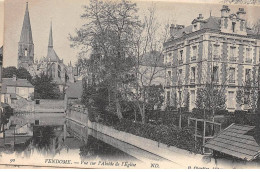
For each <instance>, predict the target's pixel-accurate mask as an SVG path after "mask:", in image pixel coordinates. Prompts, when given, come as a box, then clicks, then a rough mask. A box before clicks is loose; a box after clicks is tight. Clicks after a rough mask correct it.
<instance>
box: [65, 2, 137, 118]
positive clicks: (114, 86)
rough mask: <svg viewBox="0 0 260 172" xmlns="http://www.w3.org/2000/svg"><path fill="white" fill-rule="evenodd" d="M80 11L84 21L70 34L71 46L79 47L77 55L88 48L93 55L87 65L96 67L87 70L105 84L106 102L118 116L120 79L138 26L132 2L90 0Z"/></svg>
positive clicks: (128, 67) (130, 60) (130, 63)
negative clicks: (82, 11) (107, 100)
mask: <svg viewBox="0 0 260 172" xmlns="http://www.w3.org/2000/svg"><path fill="white" fill-rule="evenodd" d="M84 9H85V11H84V13H83V14H82V16H81V17H82V18H83V19H87V20H86V23H85V24H84V25H83V26H82V27H81V28H80V29H78V30H77V31H76V36H70V40H71V41H72V46H74V47H75V46H76V47H80V48H81V50H82V51H81V52H80V54H84V53H86V52H88V51H89V50H91V51H92V56H93V58H92V59H91V60H90V61H89V62H90V64H94V65H95V66H96V68H95V69H93V70H90V71H89V72H90V73H91V74H93V76H94V78H96V81H95V82H97V84H96V85H97V86H98V85H99V84H98V82H102V83H103V84H105V85H106V87H107V90H108V94H109V97H110V102H109V105H110V106H111V107H113V108H112V109H115V113H116V114H117V116H118V118H119V119H121V118H122V117H123V116H122V110H121V105H120V99H121V98H122V93H121V90H122V85H123V83H122V81H123V78H124V77H125V75H126V74H127V73H129V71H130V70H131V68H132V66H133V52H132V47H134V41H133V38H134V36H133V33H135V32H136V30H137V29H138V28H139V27H140V21H139V19H138V16H137V7H136V4H135V3H131V2H129V1H127V0H122V1H102V0H91V1H90V3H89V5H88V6H85V7H84Z"/></svg>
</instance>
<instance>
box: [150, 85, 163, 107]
mask: <svg viewBox="0 0 260 172" xmlns="http://www.w3.org/2000/svg"><path fill="white" fill-rule="evenodd" d="M163 93H164V89H163V86H162V85H161V84H160V85H151V86H150V87H146V94H147V103H146V109H147V110H154V108H155V107H156V109H161V107H162V104H163V102H164V95H163Z"/></svg>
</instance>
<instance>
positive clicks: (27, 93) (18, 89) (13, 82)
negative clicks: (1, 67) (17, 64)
mask: <svg viewBox="0 0 260 172" xmlns="http://www.w3.org/2000/svg"><path fill="white" fill-rule="evenodd" d="M33 97H34V86H33V85H32V84H31V83H30V82H29V81H28V80H27V79H19V78H16V76H15V75H14V76H13V78H3V79H2V98H1V101H2V102H4V103H8V104H12V103H13V100H17V99H20V98H24V99H26V100H31V99H32V98H33Z"/></svg>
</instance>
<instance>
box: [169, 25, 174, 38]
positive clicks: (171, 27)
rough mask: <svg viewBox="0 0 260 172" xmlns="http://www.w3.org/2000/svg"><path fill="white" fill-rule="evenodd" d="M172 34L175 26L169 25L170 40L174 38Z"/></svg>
mask: <svg viewBox="0 0 260 172" xmlns="http://www.w3.org/2000/svg"><path fill="white" fill-rule="evenodd" d="M174 32H175V24H171V26H170V36H171V38H173V37H174Z"/></svg>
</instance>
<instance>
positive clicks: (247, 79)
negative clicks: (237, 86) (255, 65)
mask: <svg viewBox="0 0 260 172" xmlns="http://www.w3.org/2000/svg"><path fill="white" fill-rule="evenodd" d="M250 81H251V69H246V71H245V82H246V85H249V84H250Z"/></svg>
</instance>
